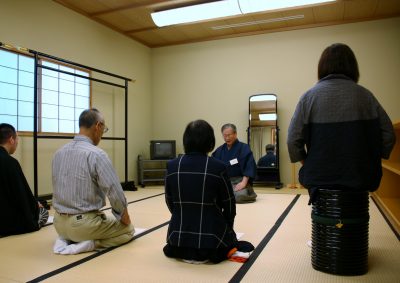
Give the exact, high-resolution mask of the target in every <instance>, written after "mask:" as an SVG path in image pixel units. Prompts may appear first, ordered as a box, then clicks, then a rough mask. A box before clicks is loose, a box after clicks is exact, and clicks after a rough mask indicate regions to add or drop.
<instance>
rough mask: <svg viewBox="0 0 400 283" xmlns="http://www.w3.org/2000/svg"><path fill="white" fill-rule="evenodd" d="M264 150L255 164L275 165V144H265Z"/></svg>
mask: <svg viewBox="0 0 400 283" xmlns="http://www.w3.org/2000/svg"><path fill="white" fill-rule="evenodd" d="M265 152H266V154H265V155H264V156H263V157H261V158H260V159H259V160H258V162H257V166H259V167H275V166H276V155H275V146H274V145H273V144H267V145H266V146H265Z"/></svg>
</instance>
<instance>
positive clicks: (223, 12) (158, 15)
mask: <svg viewBox="0 0 400 283" xmlns="http://www.w3.org/2000/svg"><path fill="white" fill-rule="evenodd" d="M333 1H336V0H290V1H281V0H222V1H215V2H210V3H203V4H199V5H193V6H187V7H181V8H176V9H170V10H165V11H158V12H153V13H151V18H152V19H153V21H154V23H155V24H156V25H157V26H158V27H164V26H170V25H176V24H184V23H191V22H198V21H203V20H209V19H215V18H223V17H229V16H235V15H240V14H248V13H255V12H261V11H268V10H276V9H285V8H291V7H298V6H305V5H313V4H318V3H324V2H333Z"/></svg>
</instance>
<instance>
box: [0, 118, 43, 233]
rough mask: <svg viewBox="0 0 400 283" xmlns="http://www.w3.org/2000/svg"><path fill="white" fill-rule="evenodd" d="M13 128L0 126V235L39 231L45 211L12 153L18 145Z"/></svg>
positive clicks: (4, 125)
mask: <svg viewBox="0 0 400 283" xmlns="http://www.w3.org/2000/svg"><path fill="white" fill-rule="evenodd" d="M18 140H19V138H18V134H17V132H16V131H15V128H14V127H13V126H12V125H10V124H6V123H2V124H0V214H1V215H2V221H1V224H0V236H2V237H3V236H9V235H17V234H23V233H29V232H33V231H37V230H39V229H40V228H41V227H42V226H43V225H44V224H45V223H46V222H47V219H48V217H49V212H48V211H47V210H46V209H45V208H44V207H43V206H42V205H41V204H40V203H39V202H38V201H37V200H36V199H35V197H34V196H33V194H32V191H31V189H30V187H29V184H28V181H27V180H26V178H25V175H24V173H23V172H22V168H21V165H20V164H19V162H18V160H16V159H15V158H13V157H12V156H11V154H13V153H14V152H15V151H16V150H17V146H18Z"/></svg>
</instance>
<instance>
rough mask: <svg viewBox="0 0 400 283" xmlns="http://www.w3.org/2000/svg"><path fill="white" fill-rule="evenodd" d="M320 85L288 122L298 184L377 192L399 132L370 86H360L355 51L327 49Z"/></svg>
mask: <svg viewBox="0 0 400 283" xmlns="http://www.w3.org/2000/svg"><path fill="white" fill-rule="evenodd" d="M318 79H319V81H318V82H317V84H316V85H315V86H314V87H312V88H311V89H310V90H308V91H307V92H306V93H305V94H304V95H303V96H302V97H301V98H300V101H299V103H298V104H297V107H296V110H295V113H294V115H293V117H292V120H291V122H290V125H289V133H288V138H287V145H288V150H289V156H290V160H291V161H292V162H298V161H300V162H301V163H302V164H303V166H302V167H301V169H300V172H299V181H300V183H301V184H302V185H303V186H304V187H306V188H308V189H311V188H313V187H317V186H341V187H344V188H346V189H351V190H368V191H371V192H372V191H375V190H376V189H377V188H378V186H379V183H380V180H381V176H382V167H381V158H385V159H387V158H389V155H390V152H391V150H392V148H393V146H394V143H395V135H394V130H393V126H392V122H391V121H390V119H389V117H388V115H387V114H386V112H385V110H384V109H383V108H382V106H381V105H380V104H379V102H378V101H377V100H376V98H375V97H374V95H373V94H372V93H371V92H370V91H369V90H367V89H366V88H364V87H362V86H360V85H358V84H357V82H358V79H359V71H358V64H357V60H356V57H355V55H354V53H353V51H352V50H351V49H350V47H348V46H347V45H345V44H341V43H336V44H332V45H331V46H329V47H327V48H326V49H325V50H324V51H323V53H322V55H321V58H320V60H319V64H318Z"/></svg>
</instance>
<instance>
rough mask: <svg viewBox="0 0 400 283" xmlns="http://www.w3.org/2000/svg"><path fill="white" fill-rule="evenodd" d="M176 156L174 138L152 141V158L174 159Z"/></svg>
mask: <svg viewBox="0 0 400 283" xmlns="http://www.w3.org/2000/svg"><path fill="white" fill-rule="evenodd" d="M175 157H176V143H175V141H174V140H152V141H150V159H152V160H157V159H173V158H175Z"/></svg>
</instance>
